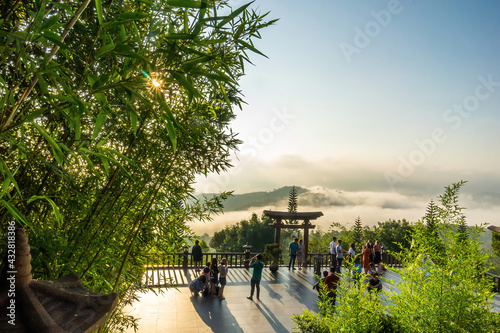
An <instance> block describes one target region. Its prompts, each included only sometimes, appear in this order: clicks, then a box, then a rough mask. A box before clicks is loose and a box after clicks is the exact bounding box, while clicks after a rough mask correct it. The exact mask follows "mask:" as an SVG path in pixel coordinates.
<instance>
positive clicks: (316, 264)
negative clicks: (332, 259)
mask: <svg viewBox="0 0 500 333" xmlns="http://www.w3.org/2000/svg"><path fill="white" fill-rule="evenodd" d="M322 261H323V255H322V254H318V255H316V256H315V257H314V274H316V275H319V276H321V263H322Z"/></svg>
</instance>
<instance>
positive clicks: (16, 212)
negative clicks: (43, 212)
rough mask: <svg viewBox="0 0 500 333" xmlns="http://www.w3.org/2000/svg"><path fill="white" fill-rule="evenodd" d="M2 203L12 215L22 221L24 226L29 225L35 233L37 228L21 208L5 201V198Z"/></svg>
mask: <svg viewBox="0 0 500 333" xmlns="http://www.w3.org/2000/svg"><path fill="white" fill-rule="evenodd" d="M0 202H1V203H2V205H3V206H4V207H5V208H7V210H8V211H9V213H10V215H12V217H13V218H14V219H15V220H16V221H17V222H19V223H21V224H22V225H23V226H24V227H29V228H30V229H31V230H32V231H33V232H34V233H35V234H36V232H35V229H33V225H32V224H31V223H30V222H29V221H28V219H27V218H26V216H24V214H22V213H21V212H20V211H19V210H17V208H16V207H14V206H13V205H12V204H11V203H10V202H8V201H5V200H0Z"/></svg>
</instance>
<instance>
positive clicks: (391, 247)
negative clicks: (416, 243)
mask: <svg viewBox="0 0 500 333" xmlns="http://www.w3.org/2000/svg"><path fill="white" fill-rule="evenodd" d="M411 230H412V224H410V222H408V221H407V220H405V219H402V220H397V221H396V220H391V219H389V220H387V221H385V222H379V223H378V226H377V233H376V237H375V238H374V240H378V241H379V242H380V243H381V244H382V245H384V246H385V247H386V248H387V250H388V251H390V252H399V251H400V250H401V248H404V249H407V248H409V247H410V241H411V237H410V233H411Z"/></svg>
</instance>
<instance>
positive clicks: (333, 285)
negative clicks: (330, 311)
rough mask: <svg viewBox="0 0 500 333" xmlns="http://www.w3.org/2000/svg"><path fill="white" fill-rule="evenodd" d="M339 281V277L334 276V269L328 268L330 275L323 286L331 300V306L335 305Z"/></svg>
mask: <svg viewBox="0 0 500 333" xmlns="http://www.w3.org/2000/svg"><path fill="white" fill-rule="evenodd" d="M339 281H340V276H338V275H337V274H335V268H333V267H331V268H330V275H328V276H327V277H326V278H325V286H326V290H327V292H328V294H327V295H328V297H329V298H330V299H331V300H332V302H333V305H335V299H336V298H337V286H338V284H339Z"/></svg>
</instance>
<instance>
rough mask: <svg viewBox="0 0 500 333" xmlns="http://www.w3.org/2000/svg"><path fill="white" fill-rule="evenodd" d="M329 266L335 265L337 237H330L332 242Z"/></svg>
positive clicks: (334, 266)
mask: <svg viewBox="0 0 500 333" xmlns="http://www.w3.org/2000/svg"><path fill="white" fill-rule="evenodd" d="M330 267H333V270H334V271H335V268H336V267H337V237H335V236H334V237H333V238H332V242H331V243H330Z"/></svg>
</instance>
